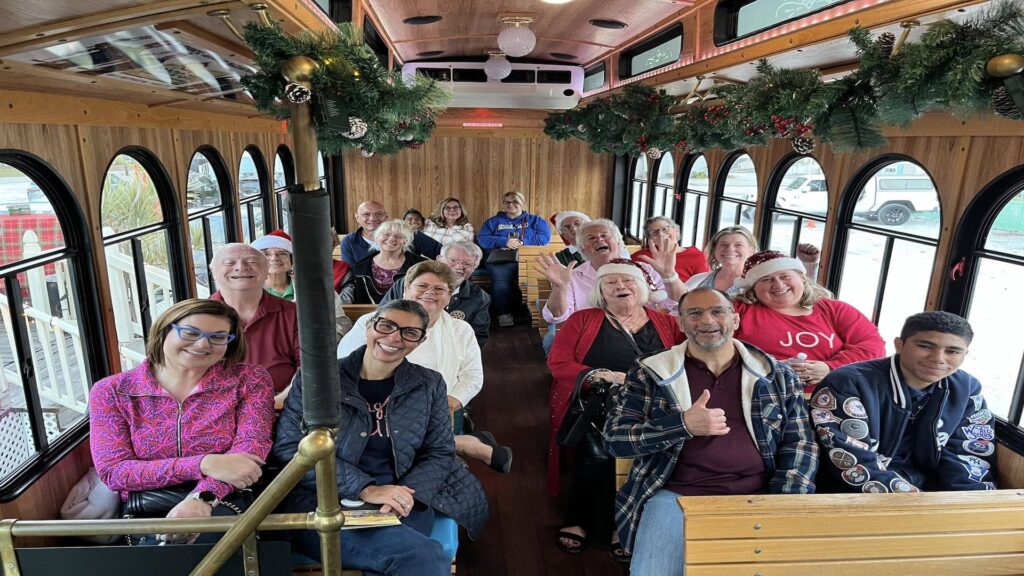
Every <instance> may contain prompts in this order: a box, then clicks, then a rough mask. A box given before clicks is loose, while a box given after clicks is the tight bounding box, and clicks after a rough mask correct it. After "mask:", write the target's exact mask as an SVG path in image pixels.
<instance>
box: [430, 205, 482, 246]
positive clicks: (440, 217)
mask: <svg viewBox="0 0 1024 576" xmlns="http://www.w3.org/2000/svg"><path fill="white" fill-rule="evenodd" d="M423 233H424V234H426V235H427V236H430V237H431V238H433V239H434V240H437V241H438V242H440V243H441V244H442V245H444V244H448V243H450V242H455V241H459V240H462V241H466V242H472V241H473V225H472V224H470V223H469V217H468V216H466V211H465V209H464V208H463V207H462V201H460V200H459V199H458V198H455V197H454V196H449V197H448V198H445V199H444V200H441V201H440V202H438V203H437V207H436V208H434V212H433V213H432V214H431V215H430V218H428V219H427V220H426V222H424V223H423Z"/></svg>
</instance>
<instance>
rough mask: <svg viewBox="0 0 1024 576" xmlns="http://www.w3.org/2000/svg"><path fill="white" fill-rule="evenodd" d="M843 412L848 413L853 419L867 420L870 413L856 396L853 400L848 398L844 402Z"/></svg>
mask: <svg viewBox="0 0 1024 576" xmlns="http://www.w3.org/2000/svg"><path fill="white" fill-rule="evenodd" d="M843 412H846V414H847V415H848V416H850V417H851V418H867V417H868V412H867V410H865V409H864V404H863V403H862V402H861V401H860V398H857V397H856V396H854V397H853V398H847V399H846V400H845V401H844V402H843Z"/></svg>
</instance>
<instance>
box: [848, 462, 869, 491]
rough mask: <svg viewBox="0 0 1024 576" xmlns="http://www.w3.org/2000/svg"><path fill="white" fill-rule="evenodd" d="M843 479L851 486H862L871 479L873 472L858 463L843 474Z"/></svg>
mask: <svg viewBox="0 0 1024 576" xmlns="http://www.w3.org/2000/svg"><path fill="white" fill-rule="evenodd" d="M842 476H843V480H845V481H846V483H847V484H850V485H851V486H860V485H861V484H863V483H865V482H867V481H868V480H870V479H871V474H870V473H868V469H867V468H865V467H864V466H862V465H860V464H857V465H856V466H854V467H853V468H850V469H849V470H847V471H846V472H843V474H842Z"/></svg>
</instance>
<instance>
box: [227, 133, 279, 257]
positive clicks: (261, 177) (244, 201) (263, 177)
mask: <svg viewBox="0 0 1024 576" xmlns="http://www.w3.org/2000/svg"><path fill="white" fill-rule="evenodd" d="M246 152H248V153H249V157H250V158H252V163H253V164H254V165H255V166H256V179H257V180H258V181H259V186H260V193H259V194H256V195H254V196H249V197H247V198H243V197H242V156H244V155H245V153H246ZM269 182H270V177H269V176H268V174H267V162H266V160H265V159H264V157H263V152H262V151H261V150H260V149H259V147H258V146H256V145H255V144H250V145H248V146H246V147H245V149H244V150H242V155H240V156H239V157H238V191H237V192H238V193H237V195H236V196H237V198H238V224H239V226H241V225H242V224H243V221H244V220H246V219H247V220H248V222H249V236H250V237H251V238H252V239H253V240H255V239H256V238H258V236H256V225H255V224H254V222H255V218H254V217H253V204H256V203H260V204H261V205H262V208H263V227H264V229H265V230H264V232H263V234H269V233H270V232H272V231H273V230H274V228H268V227H267V224H272V223H273V222H272V220H271V218H270V185H269V184H268V183H269ZM243 210H244V211H245V215H246V217H247V218H246V219H243V218H242V211H243ZM242 239H243V240H244V239H245V230H242Z"/></svg>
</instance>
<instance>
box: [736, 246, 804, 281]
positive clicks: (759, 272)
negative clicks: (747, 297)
mask: <svg viewBox="0 0 1024 576" xmlns="http://www.w3.org/2000/svg"><path fill="white" fill-rule="evenodd" d="M783 270H796V271H798V272H803V271H804V264H803V262H801V261H800V260H798V259H796V258H793V257H792V256H786V255H785V254H783V253H782V252H779V251H777V250H761V251H760V252H758V253H756V254H754V255H752V256H751V257H750V258H747V261H746V263H744V265H743V276H742V277H740V278H737V279H736V281H735V282H734V284H736V286H738V287H739V288H744V289H746V288H750V287H752V286H753V285H754V284H757V281H758V280H760V279H761V278H764V277H765V276H767V275H769V274H775V273H776V272H782V271H783Z"/></svg>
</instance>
